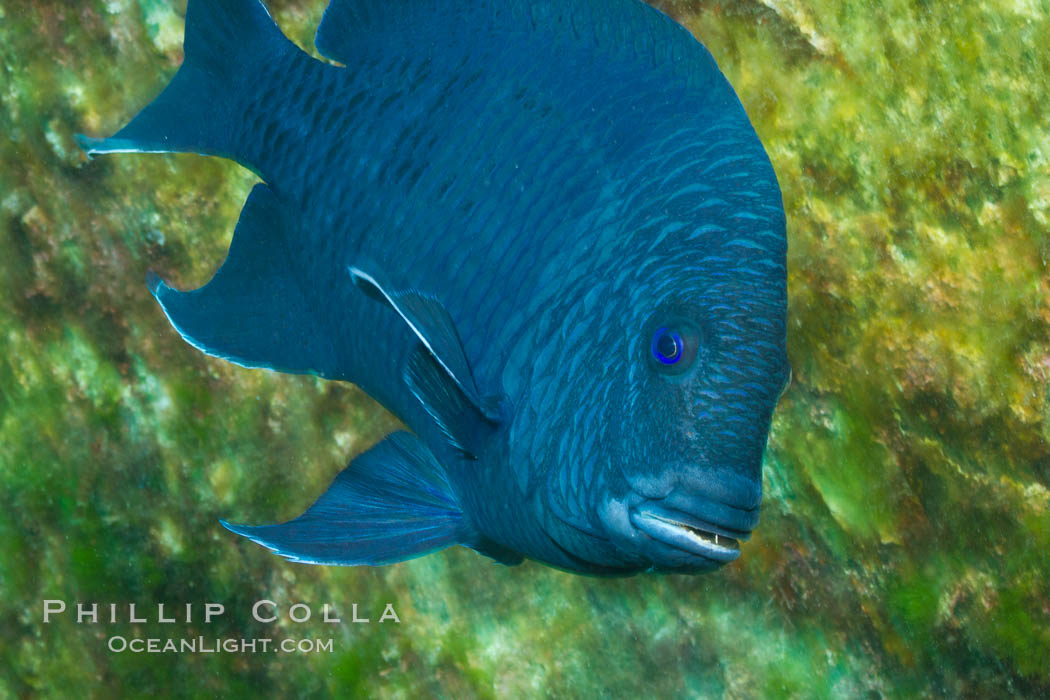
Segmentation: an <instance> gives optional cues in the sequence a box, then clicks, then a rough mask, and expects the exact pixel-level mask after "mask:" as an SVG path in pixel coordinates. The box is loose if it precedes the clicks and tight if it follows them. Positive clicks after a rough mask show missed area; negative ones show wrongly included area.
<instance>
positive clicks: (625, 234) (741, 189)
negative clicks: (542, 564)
mask: <svg viewBox="0 0 1050 700" xmlns="http://www.w3.org/2000/svg"><path fill="white" fill-rule="evenodd" d="M754 143H755V144H756V145H757V139H755V140H754ZM757 148H758V151H757V154H756V155H754V157H753V158H752V159H751V161H749V162H744V163H743V164H739V163H737V164H736V165H735V166H733V167H727V168H724V169H723V170H722V172H721V173H720V176H721V179H722V181H721V182H720V181H719V180H718V179H717V178H713V177H710V176H709V177H706V178H699V177H696V176H694V177H693V178H692V179H690V180H686V181H678V182H677V183H674V185H675V186H674V187H671V188H669V191H668V192H667V193H666V194H660V195H656V196H653V197H652V198H651V199H650V201H648V202H647V203H646V204H645V205H644V210H643V211H642V212H641V213H640V215H639V213H638V212H635V211H632V212H628V213H626V214H625V215H624V216H623V217H622V221H623V224H622V226H621V229H620V231H619V232H618V235H619V236H620V240H621V241H628V242H629V245H622V246H621V247H620V249H619V250H620V258H619V259H618V260H617V261H616V262H615V264H614V265H611V266H607V267H605V268H604V269H603V271H602V272H601V273H600V274H595V275H593V276H592V277H591V279H590V280H589V282H586V283H585V286H586V285H590V290H589V291H588V292H586V293H584V292H582V291H581V292H580V293H578V294H577V297H578V298H579V299H580V301H579V303H577V304H575V305H574V306H573V307H571V308H569V309H567V310H566V311H565V313H564V315H563V317H562V318H563V320H564V325H563V327H562V329H561V331H560V332H555V333H552V334H551V335H550V337H552V338H563V339H566V340H567V341H568V342H566V344H565V345H564V346H563V347H561V348H560V349H559V351H558V352H559V353H561V354H562V356H563V357H564V358H565V361H564V362H562V363H561V366H562V367H565V368H567V370H566V371H564V372H563V373H562V374H561V375H560V376H559V375H558V374H557V373H555V374H553V375H552V376H551V377H550V379H549V381H550V383H551V385H552V386H556V387H557V391H558V392H560V401H559V402H558V404H557V408H554V403H553V402H551V401H548V402H547V403H546V405H547V409H546V410H548V411H553V412H555V413H557V414H558V416H559V418H558V421H559V424H558V428H557V431H556V433H554V434H556V435H559V436H560V438H559V439H554V440H551V441H550V442H549V444H550V446H551V447H550V448H549V450H548V452H547V454H546V455H545V457H544V459H545V460H547V461H548V462H549V464H548V465H547V467H546V473H547V479H546V494H545V495H546V503H547V505H548V507H549V509H550V510H551V512H553V514H554V517H553V518H552V519H551V521H552V523H553V524H552V526H551V527H550V528H549V534H550V536H551V538H552V539H554V540H555V541H556V543H557V544H558V546H559V547H561V548H562V549H564V550H566V552H568V553H570V554H571V555H572V556H574V557H577V558H579V559H582V560H584V561H589V562H594V563H597V564H605V565H610V564H614V565H617V566H623V567H635V568H638V569H643V570H653V571H676V572H702V571H709V570H713V569H716V568H719V567H721V566H723V565H725V564H726V563H728V562H730V561H733V560H735V559H736V558H737V557H738V556H739V555H740V542H741V541H742V540H746V539H748V538H749V536H750V534H751V532H752V530H753V529H754V528H755V526H756V525H757V523H758V515H759V505H760V501H761V497H762V474H761V467H762V458H763V452H764V450H765V445H766V441H767V436H768V432H769V428H770V423H771V418H772V414H773V410H774V407H775V405H776V403H777V401H778V399H779V397H780V395H781V394H782V393H783V391H784V389H785V388H786V386H787V383H788V381H789V377H790V367H789V363H788V359H787V353H786V312H787V291H786V286H787V285H786V236H785V228H786V227H785V218H784V213H783V208H782V204H781V199H780V191H779V187H778V186H777V183H776V178H775V175H773V171H772V167H771V166H770V165H769V162H768V160H767V159H766V158H765V154H764V152H763V151H762V150H761V146H760V145H758V146H757ZM741 167H748V168H750V169H751V172H750V173H748V175H749V177H739V178H734V177H732V176H733V175H734V173H735V169H739V168H741ZM697 171H699V168H697V169H691V170H690V172H693V173H695V172H697ZM726 181H729V182H728V184H727V182H726ZM698 185H699V186H698ZM734 188H735V189H734ZM683 191H693V192H696V193H698V194H700V195H701V196H697V197H695V198H693V200H692V201H693V202H694V203H695V206H693V207H683V206H680V204H681V202H677V206H676V199H678V198H680V195H679V194H678V193H681V192H683ZM756 193H757V194H756ZM712 199H717V201H718V202H719V204H718V205H717V206H715V207H708V206H705V202H710V201H711V200H712ZM668 212H671V215H668ZM594 290H600V291H599V292H598V293H597V294H595V293H594ZM577 326H583V327H585V328H586V329H587V330H586V331H585V332H583V333H579V332H575V333H574V332H573V330H572V329H573V328H574V327H577ZM581 338H590V339H591V340H593V341H594V342H593V343H592V342H588V341H585V340H581ZM534 447H536V446H534ZM533 454H534V455H535V454H536V453H535V452H534V453H533Z"/></svg>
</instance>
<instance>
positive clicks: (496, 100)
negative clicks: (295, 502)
mask: <svg viewBox="0 0 1050 700" xmlns="http://www.w3.org/2000/svg"><path fill="white" fill-rule="evenodd" d="M315 43H316V45H317V47H318V49H319V50H320V51H321V53H322V54H324V55H325V56H327V57H328V58H331V59H332V60H334V61H337V62H338V63H339V64H342V65H331V64H325V63H322V62H318V61H315V60H313V59H311V58H310V57H309V56H307V55H306V54H304V53H302V52H301V51H299V50H298V49H296V48H295V47H294V45H292V44H291V43H290V42H288V41H287V40H286V39H285V38H284V37H283V36H282V35H281V34H280V32H279V30H277V28H276V26H275V25H274V24H273V22H272V20H271V18H270V17H269V15H268V14H267V12H266V11H265V9H264V8H263V6H262V5H260V4H259V3H258V2H257V0H190V2H189V6H188V9H187V20H186V39H185V48H186V51H185V56H186V58H185V61H184V63H183V66H182V67H181V68H180V70H179V72H178V73H177V74H176V76H175V78H173V79H172V82H171V83H170V84H169V86H168V87H167V88H166V89H165V90H164V92H163V93H162V94H161V95H160V96H159V97H158V98H157V99H156V100H155V101H154V103H152V104H151V105H149V106H147V107H146V108H145V109H143V111H142V112H141V113H140V114H139V115H138V116H137V117H135V119H133V120H132V121H131V122H130V123H129V124H128V126H126V127H125V128H124V129H122V130H121V131H120V132H118V133H117V134H116V135H114V136H113V137H111V138H109V139H102V140H96V139H83V140H82V143H83V144H84V145H85V148H86V149H87V150H88V151H89V153H92V154H101V153H107V152H119V151H144V152H155V151H182V150H189V151H196V152H201V153H205V154H213V155H220V156H225V157H232V158H234V159H236V160H238V161H239V162H241V163H243V164H245V165H246V166H248V167H250V168H252V169H253V170H254V171H256V172H258V173H259V174H260V175H261V176H262V178H263V180H264V183H265V184H260V185H257V186H256V187H255V189H253V191H252V194H251V196H250V197H249V199H248V201H247V202H246V204H245V207H244V210H243V212H242V215H241V219H240V221H239V222H238V225H237V230H236V231H235V233H234V238H233V242H232V244H231V251H230V254H229V256H228V257H227V260H226V262H224V263H223V265H222V267H220V269H219V271H218V272H217V273H216V275H215V277H214V278H213V280H212V281H211V282H209V283H208V285H205V287H203V288H201V289H200V290H194V291H190V292H178V291H176V290H174V289H172V288H171V287H169V286H167V285H166V284H164V283H163V282H162V281H160V280H159V279H158V278H155V277H151V281H150V288H151V290H152V291H153V293H154V295H155V296H156V297H157V299H158V301H159V302H160V304H161V306H162V308H163V309H164V311H165V313H166V314H167V315H168V317H169V319H170V320H171V322H172V325H173V326H174V327H175V328H176V330H177V331H178V332H179V333H180V334H181V335H182V336H183V338H185V339H186V340H187V341H188V342H190V343H192V344H193V345H194V346H195V347H198V348H199V349H201V350H202V351H204V352H206V353H209V354H211V355H215V356H217V357H221V358H224V359H227V360H230V361H233V362H236V363H237V364H240V365H242V366H245V367H249V368H259V367H262V368H270V369H278V370H281V371H289V372H306V373H314V374H319V375H321V376H323V377H326V378H331V379H340V380H346V381H352V382H354V383H357V384H358V385H359V386H360V387H361V388H362V389H363V390H364V391H366V392H367V393H369V394H370V395H371V396H373V397H374V398H375V399H376V400H378V401H379V402H380V403H382V404H383V405H384V406H386V407H387V408H388V409H390V410H391V411H392V412H393V413H395V414H396V415H397V416H398V417H400V418H401V419H402V421H403V422H404V423H405V425H406V426H408V427H409V428H410V429H411V431H412V433H411V434H409V433H397V434H394V435H391V436H389V437H388V438H386V439H385V440H383V441H381V442H380V443H379V444H377V445H376V446H374V447H373V448H372V449H370V450H369V451H367V452H365V453H364V454H362V455H360V456H358V457H357V458H355V459H354V460H353V461H352V462H351V464H350V466H348V467H347V469H346V470H344V471H343V472H342V473H341V474H340V475H339V477H337V479H336V481H335V482H333V485H332V486H331V487H330V489H329V491H328V492H327V493H326V494H325V495H323V496H322V497H321V498H320V499H319V500H318V501H317V502H316V503H315V504H314V505H313V506H311V507H310V508H308V509H307V511H306V512H305V513H304V514H303V515H302V516H300V517H299V518H296V519H294V520H292V521H289V522H288V523H284V524H280V525H272V526H261V527H248V526H242V525H230V524H226V525H227V527H228V528H229V529H231V530H233V531H234V532H237V533H239V534H241V535H244V536H246V537H248V538H249V539H252V540H254V541H255V542H258V543H259V544H262V545H264V546H266V547H269V548H271V549H273V550H275V551H276V552H278V553H279V554H281V555H283V556H286V557H288V558H290V559H294V560H296V561H304V562H310V563H329V564H345V565H358V564H382V563H389V562H392V561H399V560H403V559H407V558H411V557H413V556H419V555H421V554H425V553H427V552H429V551H433V550H435V549H440V548H442V547H445V546H448V545H450V544H454V543H458V544H462V545H465V546H468V547H471V548H473V549H475V550H477V551H478V552H480V553H482V554H485V555H487V556H490V557H492V558H494V559H496V560H497V561H500V562H502V563H505V564H513V563H517V562H519V561H521V559H522V557H523V556H528V557H531V558H534V559H537V560H539V561H543V562H546V563H548V564H551V565H553V566H558V567H561V568H565V569H569V570H572V571H577V572H581V573H592V574H601V575H612V574H626V573H632V572H637V571H647V570H666V571H693V572H700V571H708V570H711V569H713V568H717V567H718V566H721V565H722V564H724V563H726V561H728V560H727V559H725V553H724V552H722V551H721V550H712V549H710V547H709V546H708V545H705V544H703V543H704V540H703V538H700V537H697V536H695V535H690V534H688V533H687V532H685V531H683V530H682V527H684V526H675V525H669V524H668V523H674V522H676V521H675V520H674V517H671V516H668V517H665V518H664V519H663V520H659V519H654V518H655V517H656V516H652V515H651V513H653V512H655V511H654V510H653V509H657V510H658V509H660V508H664V509H666V508H669V507H673V508H684V509H686V510H687V511H688V512H687V513H686V516H688V517H686V516H681V519H683V520H687V521H688V522H690V523H698V522H700V523H702V522H706V521H705V518H708V519H711V520H712V523H711V527H712V528H715V529H718V528H719V527H721V528H722V529H723V530H724V529H725V528H726V527H729V528H730V529H734V528H733V527H731V526H733V525H736V524H737V523H735V522H734V523H729V524H724V525H721V526H720V525H719V522H718V521H719V519H723V518H725V517H726V515H725V513H726V512H727V511H726V505H725V504H723V503H721V501H724V500H725V499H726V498H730V497H734V498H738V500H739V502H740V504H741V507H742V508H743V507H745V506H746V507H747V508H753V507H754V506H753V505H752V503H753V500H754V493H755V492H756V486H755V483H754V481H755V479H756V476H755V475H756V474H757V473H758V470H759V467H760V460H761V455H762V449H763V448H764V445H765V438H766V433H767V431H768V426H769V420H770V415H771V413H772V410H773V406H774V404H775V397H776V395H777V392H778V390H779V388H780V387H781V386H782V383H783V378H784V376H785V375H786V366H787V361H786V355H785V352H784V333H785V328H786V323H785V319H784V314H785V307H786V280H785V275H784V270H785V265H784V251H785V240H784V217H783V209H782V205H781V202H780V193H779V188H778V186H777V183H776V178H775V175H774V174H773V171H772V167H771V166H770V164H769V161H768V158H767V157H766V155H765V152H764V150H763V149H762V147H761V144H760V143H759V141H758V139H757V137H756V136H755V134H754V132H753V130H752V129H751V126H750V124H749V122H748V120H747V117H746V114H744V111H743V109H742V107H741V106H740V104H739V101H738V100H737V99H736V96H735V95H734V94H733V91H732V89H731V88H730V87H729V85H728V83H726V81H725V79H724V77H723V76H722V75H721V73H720V72H719V71H718V68H717V66H716V65H715V63H714V61H713V59H712V58H711V56H710V54H708V53H707V51H706V50H705V49H704V48H703V47H702V46H701V45H700V44H699V43H698V42H696V41H695V40H694V39H693V38H692V37H691V36H690V35H689V34H688V33H687V32H686V31H685V30H684V29H682V28H681V27H679V26H678V25H676V24H674V23H673V22H672V21H671V20H670V19H668V18H667V17H666V16H664V15H663V14H661V13H660V12H658V11H656V10H654V9H652V8H650V7H648V6H646V5H645V4H643V3H641V2H639V1H638V0H457V1H455V2H454V1H453V0H397V2H389V1H382V2H381V1H380V0H333V2H331V4H330V5H329V6H328V8H327V9H326V11H325V15H324V19H323V21H322V23H321V26H320V28H319V29H318V33H317V37H316V40H315ZM753 317H759V318H760V319H761V322H755V323H750V322H745V319H751V318H753ZM661 328H662V330H658V329H661ZM668 328H670V329H675V332H676V333H678V332H680V337H679V336H676V337H678V338H679V339H678V340H675V341H669V340H668V339H667V338H664V339H663V340H661V341H660V342H662V343H664V345H658V343H657V340H659V337H658V336H659V334H660V333H663V332H667V329H668ZM698 328H703V329H704V332H703V334H701V333H700V332H699V330H697V329H698ZM719 329H724V330H721V331H720V330H719ZM654 334H655V335H654ZM681 338H686V339H687V341H686V340H681ZM668 342H674V343H679V342H682V343H686V344H687V346H688V348H689V353H688V357H686V353H685V352H684V351H680V352H679V354H678V355H677V356H676V358H674V362H675V363H678V365H676V366H675V367H664V366H662V365H661V362H663V360H660V359H658V358H657V355H656V354H655V353H656V350H655V349H656V348H657V347H665V346H666V343H668ZM694 344H695V346H696V347H694ZM701 345H702V347H701ZM672 347H678V346H677V345H672ZM679 350H681V348H679ZM716 351H717V352H716ZM664 359H667V358H664ZM727 474H728V475H732V476H731V477H727ZM723 480H727V481H726V483H723ZM757 490H760V483H759V485H758V487H757ZM726 494H729V496H727V495H726ZM654 499H655V500H654ZM712 499H715V500H717V501H718V503H717V504H716V503H715V500H712ZM675 517H677V516H675ZM676 527H677V529H676ZM734 531H737V530H736V529H734Z"/></svg>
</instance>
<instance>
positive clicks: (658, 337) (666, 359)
mask: <svg viewBox="0 0 1050 700" xmlns="http://www.w3.org/2000/svg"><path fill="white" fill-rule="evenodd" d="M684 349H685V342H684V341H683V340H682V335H681V333H679V332H678V331H674V330H671V329H670V328H666V327H665V328H661V329H659V330H657V331H656V333H654V334H653V340H652V343H651V344H650V350H651V351H652V353H653V357H654V358H656V361H657V362H659V363H660V364H662V365H676V364H678V362H679V361H681V359H682V352H683V351H684Z"/></svg>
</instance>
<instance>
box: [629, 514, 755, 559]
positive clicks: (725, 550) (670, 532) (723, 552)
mask: <svg viewBox="0 0 1050 700" xmlns="http://www.w3.org/2000/svg"><path fill="white" fill-rule="evenodd" d="M630 518H631V523H632V524H633V525H634V526H635V527H637V528H638V529H639V530H641V531H642V532H644V533H645V534H646V535H649V536H650V537H652V538H653V539H655V540H658V541H660V542H663V543H664V544H666V545H670V546H671V547H674V548H675V549H679V550H683V551H685V552H688V553H690V554H694V555H697V556H700V557H703V558H705V559H710V560H712V561H713V562H715V563H717V564H718V565H723V564H728V563H729V562H731V561H733V560H735V559H737V558H738V557H739V556H740V540H746V539H747V538H748V537H750V535H751V533H749V532H739V531H735V530H730V529H728V528H724V527H720V526H718V525H714V524H712V523H708V522H705V521H703V520H700V519H699V518H696V517H694V516H691V515H688V514H686V513H682V512H680V511H673V510H670V509H667V508H661V507H660V506H656V505H653V504H648V503H647V504H645V505H643V506H641V507H638V508H633V509H632V510H631V513H630ZM723 538H724V541H719V540H723Z"/></svg>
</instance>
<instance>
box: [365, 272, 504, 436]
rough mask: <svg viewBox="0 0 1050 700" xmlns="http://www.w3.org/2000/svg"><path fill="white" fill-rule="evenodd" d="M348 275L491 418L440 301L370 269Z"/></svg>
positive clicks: (450, 320) (489, 408)
mask: <svg viewBox="0 0 1050 700" xmlns="http://www.w3.org/2000/svg"><path fill="white" fill-rule="evenodd" d="M349 272H350V277H351V279H353V281H354V284H356V285H357V286H359V287H361V288H362V289H363V290H364V291H365V292H366V293H367V294H369V296H371V297H372V298H374V299H378V300H381V301H383V302H385V303H387V304H389V305H390V307H391V308H393V309H394V310H395V311H397V313H398V314H399V315H400V316H401V318H403V319H404V320H405V323H407V324H408V327H409V328H411V329H412V332H413V333H415V334H416V337H418V338H419V340H420V342H421V343H423V345H424V346H425V347H426V349H427V350H428V351H430V353H431V354H432V355H433V356H434V359H435V360H437V362H438V364H439V365H441V367H442V368H444V370H445V372H446V373H447V374H448V376H449V377H450V378H451V379H452V380H453V381H454V382H455V383H456V385H457V386H459V388H460V390H461V391H462V392H463V394H464V395H465V396H466V397H467V399H468V400H469V401H470V402H471V403H472V404H473V405H474V406H475V407H476V408H477V410H478V411H480V412H481V413H482V415H484V416H485V417H486V418H489V419H495V418H496V415H495V413H494V412H493V407H492V406H490V405H488V403H487V402H485V401H483V400H482V398H481V394H480V392H478V387H477V386H476V385H475V384H474V375H473V374H472V373H471V371H470V363H469V361H468V360H467V356H466V354H465V353H464V352H463V343H462V342H461V341H460V339H459V333H458V332H457V331H456V326H455V324H454V323H453V322H452V317H451V316H449V313H448V311H446V310H445V307H444V306H442V305H441V302H439V301H438V300H437V299H435V298H434V297H433V296H431V295H429V294H426V293H424V292H419V291H415V290H407V291H400V290H395V289H393V288H391V287H390V286H389V285H387V284H385V283H384V282H382V281H381V280H380V279H379V276H378V273H377V272H376V271H374V270H372V271H369V272H366V271H364V270H363V269H361V268H359V267H354V266H351V267H350V268H349Z"/></svg>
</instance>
